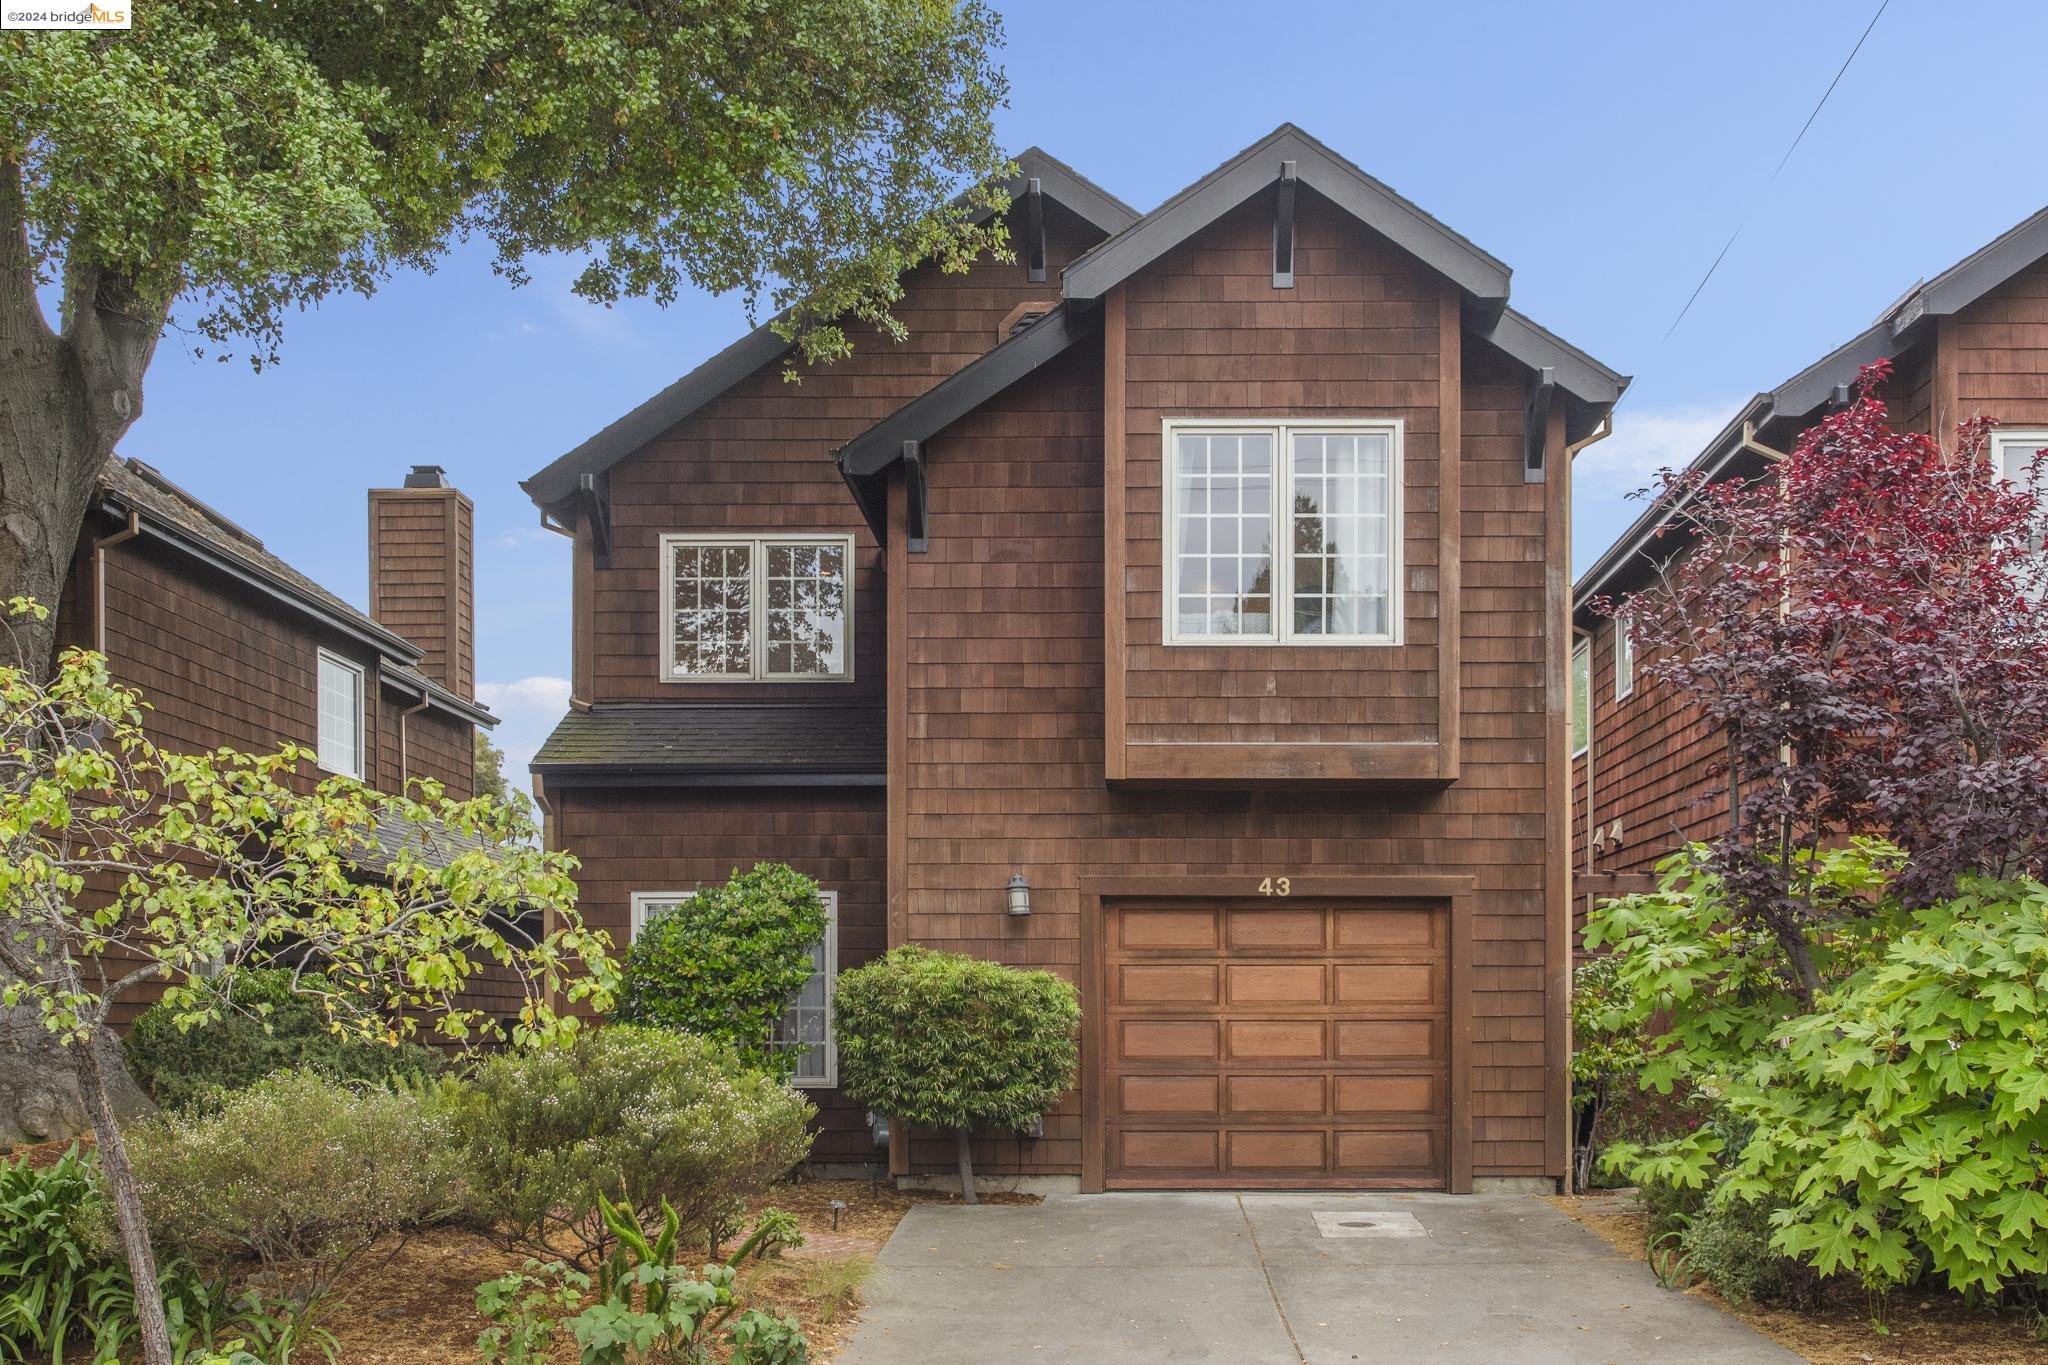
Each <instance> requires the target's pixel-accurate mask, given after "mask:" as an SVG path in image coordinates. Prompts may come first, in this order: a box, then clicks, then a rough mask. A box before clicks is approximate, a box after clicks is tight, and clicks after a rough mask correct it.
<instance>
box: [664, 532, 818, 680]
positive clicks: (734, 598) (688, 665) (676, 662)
mask: <svg viewBox="0 0 2048 1365" xmlns="http://www.w3.org/2000/svg"><path fill="white" fill-rule="evenodd" d="M661 563H662V601H663V604H664V605H663V610H662V614H661V647H662V648H661V653H662V665H661V676H662V679H663V680H664V681H666V682H746V681H806V680H821V679H822V680H842V679H845V678H847V677H849V676H851V673H852V664H851V659H852V647H853V592H852V588H851V572H850V566H851V565H852V563H853V537H851V536H814V535H790V536H782V535H774V536H680V535H677V536H663V537H662V538H661Z"/></svg>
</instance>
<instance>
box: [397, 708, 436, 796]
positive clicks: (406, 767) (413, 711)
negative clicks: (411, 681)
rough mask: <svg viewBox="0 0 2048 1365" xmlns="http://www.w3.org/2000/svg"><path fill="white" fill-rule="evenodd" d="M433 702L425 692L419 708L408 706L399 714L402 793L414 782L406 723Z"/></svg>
mask: <svg viewBox="0 0 2048 1365" xmlns="http://www.w3.org/2000/svg"><path fill="white" fill-rule="evenodd" d="M432 700H433V698H431V697H429V696H427V695H426V694H425V693H424V692H423V693H421V694H420V704H419V705H418V706H408V707H406V708H405V709H404V710H403V711H400V712H399V713H398V788H399V790H400V791H404V790H405V784H406V783H408V782H410V781H411V780H412V760H411V758H410V757H409V756H408V755H407V753H406V745H405V722H406V720H407V719H408V718H409V717H412V716H416V715H418V714H419V713H420V712H422V711H424V710H426V709H427V706H428V704H429V703H430V702H431V701H432Z"/></svg>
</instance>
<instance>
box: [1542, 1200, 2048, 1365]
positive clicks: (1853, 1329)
mask: <svg viewBox="0 0 2048 1365" xmlns="http://www.w3.org/2000/svg"><path fill="white" fill-rule="evenodd" d="M1550 1202H1551V1203H1553V1204H1555V1205H1557V1207H1558V1208H1560V1209H1562V1210H1563V1211H1564V1212H1565V1214H1566V1215H1567V1216H1568V1217H1570V1218H1571V1219H1572V1220H1573V1221H1575V1222H1578V1223H1580V1224H1582V1225H1584V1226H1585V1227H1586V1228H1588V1229H1590V1230H1591V1231H1593V1232H1595V1233H1597V1234H1599V1236H1600V1237H1601V1238H1602V1239H1604V1240H1605V1241H1606V1242H1607V1243H1608V1244H1609V1245H1610V1246H1612V1247H1614V1248H1615V1249H1616V1250H1618V1251H1622V1252H1626V1253H1627V1254H1628V1255H1630V1256H1632V1257H1634V1258H1635V1259H1636V1260H1639V1261H1643V1260H1647V1259H1648V1255H1647V1253H1646V1251H1645V1243H1646V1241H1647V1239H1648V1234H1649V1226H1650V1219H1649V1215H1648V1214H1646V1213H1644V1212H1643V1210H1642V1207H1641V1206H1640V1205H1639V1204H1636V1203H1635V1202H1634V1199H1633V1198H1632V1197H1630V1196H1624V1195H1620V1194H1612V1193H1608V1194H1600V1193H1596V1194H1591V1195H1566V1196H1559V1197H1554V1198H1552V1199H1551V1201H1550ZM1685 1292H1686V1293H1688V1294H1692V1295H1695V1296H1697V1297H1699V1298H1702V1299H1705V1300H1707V1301H1708V1302H1710V1303H1712V1304H1714V1305H1716V1306H1717V1307H1719V1308H1720V1309H1721V1310H1722V1311H1724V1312H1726V1313H1728V1314H1730V1315H1731V1316H1733V1317H1736V1318H1739V1319H1741V1320H1742V1321H1743V1322H1746V1323H1748V1324H1749V1325H1750V1326H1751V1327H1754V1328H1755V1329H1756V1330H1757V1331H1759V1332H1762V1333H1763V1334H1764V1335H1765V1336H1767V1337H1770V1338H1771V1339H1772V1340H1773V1341H1775V1342H1777V1343H1778V1344H1779V1345H1780V1346H1783V1347H1785V1348H1786V1349H1787V1350H1789V1351H1793V1352H1795V1353H1797V1354H1798V1355H1800V1356H1803V1357H1805V1358H1806V1359H1807V1360H1809V1361H1811V1362H1813V1365H1866V1362H1868V1365H2041V1362H2043V1361H2048V1343H2043V1342H2042V1341H2040V1340H2039V1339H2038V1338H2037V1337H2036V1335H2035V1331H2036V1326H2037V1320H2036V1318H2035V1316H2034V1314H2032V1313H2031V1312H2027V1313H2007V1314H2001V1313H1999V1312H1998V1311H1996V1310H1995V1309H1992V1308H1979V1307H1972V1306H1970V1305H1969V1304H1966V1303H1964V1302H1963V1301H1962V1299H1961V1298H1960V1297H1958V1296H1957V1295H1954V1294H1943V1293H1920V1292H1917V1291H1912V1290H1901V1291H1899V1292H1897V1293H1893V1294H1890V1295H1888V1296H1887V1297H1886V1299H1885V1303H1884V1325H1885V1327H1886V1329H1887V1330H1886V1331H1885V1332H1879V1331H1877V1330H1876V1329H1875V1328H1873V1327H1872V1326H1871V1318H1872V1316H1873V1305H1872V1303H1871V1302H1870V1301H1869V1300H1868V1299H1867V1298H1866V1297H1865V1296H1864V1295H1863V1294H1861V1293H1860V1292H1859V1293H1851V1294H1844V1295H1841V1296H1839V1298H1838V1301H1836V1302H1834V1303H1831V1304H1829V1305H1828V1306H1827V1307H1825V1308H1821V1309H1819V1310H1816V1311H1813V1312H1800V1311H1796V1310H1794V1309H1790V1308H1766V1307H1763V1306H1762V1305H1759V1304H1754V1303H1729V1302H1728V1301H1727V1300H1726V1299H1723V1298H1722V1297H1721V1296H1720V1295H1719V1294H1716V1293H1715V1292H1714V1291H1713V1289H1712V1288H1711V1287H1709V1286H1708V1285H1705V1284H1695V1285H1693V1286H1692V1287H1691V1288H1689V1289H1687V1290H1686V1291H1685ZM1852 1299H1853V1300H1854V1301H1853V1302H1851V1301H1850V1300H1852Z"/></svg>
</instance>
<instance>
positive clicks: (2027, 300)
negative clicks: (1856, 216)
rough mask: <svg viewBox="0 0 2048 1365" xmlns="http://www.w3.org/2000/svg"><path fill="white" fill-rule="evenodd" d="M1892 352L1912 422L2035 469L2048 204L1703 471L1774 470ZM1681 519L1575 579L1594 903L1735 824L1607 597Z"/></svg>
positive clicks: (2005, 466) (1825, 361)
mask: <svg viewBox="0 0 2048 1365" xmlns="http://www.w3.org/2000/svg"><path fill="white" fill-rule="evenodd" d="M1879 359H1888V360H1890V361H1891V362H1892V367H1893V369H1892V378H1891V381H1890V384H1889V387H1888V388H1887V390H1886V392H1885V394H1884V397H1885V399H1886V401H1887V403H1888V404H1889V406H1890V409H1891V415H1892V419H1893V421H1894V422H1895V423H1897V424H1898V425H1899V426H1900V427H1901V428H1902V429H1904V430H1909V431H1917V432H1927V433H1932V434H1934V435H1936V436H1937V437H1938V438H1939V439H1940V440H1941V441H1942V442H1943V443H1944V444H1947V443H1949V442H1952V441H1953V440H1954V438H1955V429H1956V424H1957V423H1958V422H1961V421H1964V420H1966V419H1969V418H1972V417H1978V416H1985V417H1993V418H1996V419H1997V420H1998V422H1999V424H2000V425H1999V426H1998V428H1997V429H1996V430H1995V431H1994V432H1993V434H1992V438H1991V450H1990V454H1991V458H1992V462H1993V464H1994V465H1996V466H1997V468H1998V470H1999V471H2000V472H2013V471H2017V470H2019V469H2021V468H2023V467H2025V466H2026V464H2027V462H2029V461H2030V460H2031V459H2032V456H2033V454H2034V452H2035V451H2037V450H2039V449H2040V448H2041V447H2042V446H2043V445H2048V209H2044V210H2042V211H2041V212H2040V213H2037V214H2035V215H2034V216H2033V217H2031V218H2029V219H2027V220H2026V221H2025V222H2023V223H2021V224H2019V225H2018V226H2017V227H2015V228H2013V229H2012V230H2011V231H2009V232H2006V233H2005V234H2003V235H2002V236H2000V237H1999V238H1998V239H1997V240H1995V241H1993V242H1991V243H1990V244H1989V245H1987V246H1985V247H1983V248H1982V249H1981V250H1979V251H1977V252H1975V253H1973V254H1972V255H1970V256H1969V257H1967V258H1965V259H1964V260H1962V261H1960V262H1958V263H1957V264H1956V265H1954V266H1951V267H1950V268H1949V269H1947V270H1945V271H1943V272H1941V273H1940V274H1939V275H1936V276H1935V277H1934V278H1932V279H1930V280H1926V281H1923V282H1921V283H1919V284H1916V285H1914V286H1913V288H1911V289H1910V290H1908V291H1907V292H1906V293H1905V295H1904V296H1903V297H1901V298H1900V299H1899V300H1898V302H1896V303H1894V304H1893V305H1892V306H1891V307H1890V308H1888V309H1886V310H1885V313H1884V316H1882V317H1880V318H1879V319H1878V320H1877V321H1876V322H1875V323H1873V324H1872V325H1871V326H1870V327H1869V328H1867V329H1865V330H1864V331H1863V332H1861V333H1859V334H1858V335H1857V336H1856V337H1855V338H1853V339H1852V340H1850V341H1849V342H1847V343H1846V344H1844V345H1843V346H1841V347H1840V348H1839V349H1837V350H1835V351H1833V352H1831V353H1829V354H1828V355H1826V356H1824V357H1822V358H1821V359H1820V360H1818V361H1816V362H1814V363H1813V364H1812V365H1810V366H1808V367H1807V368H1806V369H1804V370H1801V371H1800V372H1799V373H1798V374H1796V375H1794V376H1792V378H1790V379H1788V380H1786V381H1785V382H1784V383H1783V384H1780V385H1779V386H1778V387H1777V388H1775V389H1772V390H1770V391H1769V392H1767V393H1760V394H1758V395H1757V396H1756V397H1754V398H1752V399H1751V400H1750V401H1749V402H1748V403H1747V404H1745V405H1744V406H1743V408H1742V410H1741V411H1740V412H1738V413H1736V414H1735V416H1734V417H1733V419H1731V420H1730V421H1729V423H1728V425H1727V426H1726V427H1725V428H1723V429H1722V431H1721V432H1720V434H1718V435H1717V436H1715V438H1714V439H1713V440H1712V441H1711V442H1710V443H1709V444H1708V445H1707V447H1706V449H1704V450H1702V451H1701V452H1700V453H1699V455H1698V457H1697V458H1695V459H1694V460H1693V462H1692V464H1691V465H1690V466H1689V468H1690V469H1691V470H1692V471H1695V472H1699V473H1703V474H1704V475H1705V476H1706V477H1708V478H1711V479H1715V480H1720V479H1726V478H1743V479H1754V478H1757V477H1759V476H1762V475H1765V474H1766V473H1767V471H1768V469H1769V466H1770V464H1771V461H1772V459H1773V457H1774V455H1775V454H1776V453H1778V452H1782V451H1787V450H1790V449H1791V448H1792V446H1793V445H1794V443H1796V442H1797V440H1798V439H1799V436H1800V433H1802V432H1804V431H1805V430H1806V429H1807V428H1809V427H1811V426H1813V425H1814V424H1815V423H1817V422H1819V421H1820V420H1821V419H1822V418H1824V417H1825V416H1826V415H1827V414H1828V413H1829V412H1830V411H1832V410H1833V409H1834V408H1836V407H1838V406H1840V405H1841V404H1843V403H1845V402H1847V401H1848V399H1849V397H1850V392H1851V389H1852V387H1853V386H1854V385H1855V383H1856V380H1857V376H1858V375H1859V374H1860V373H1861V371H1862V369H1863V367H1864V366H1865V365H1868V364H1870V363H1871V362H1873V361H1875V360H1879ZM1667 520H1668V515H1667V511H1666V509H1664V508H1661V507H1658V506H1655V505H1652V506H1651V507H1649V508H1648V509H1646V510H1645V511H1644V513H1643V515H1642V516H1641V517H1639V518H1638V519H1637V520H1636V522H1635V524H1634V525H1633V526H1631V527H1630V528H1629V529H1628V531H1627V532H1626V533H1625V534H1624V535H1623V536H1622V537H1621V539H1619V540H1618V541H1616V542H1615V543H1614V544H1613V545H1612V546H1611V547H1609V548H1608V550H1607V551H1606V552H1605V553H1604V554H1602V555H1601V556H1600V558H1599V559H1598V560H1597V561H1596V562H1595V563H1594V564H1593V566H1592V567H1591V568H1590V569H1588V570H1587V571H1586V573H1585V574H1584V575H1583V576H1582V577H1581V578H1580V579H1579V582H1578V584H1577V585H1576V588H1575V589H1574V594H1573V595H1574V603H1575V606H1574V626H1575V632H1576V633H1575V643H1574V654H1573V667H1574V672H1575V674H1576V675H1577V676H1578V677H1579V678H1580V679H1581V681H1582V683H1583V686H1582V687H1581V688H1580V695H1581V696H1583V697H1584V698H1585V702H1586V706H1585V709H1584V710H1582V711H1581V713H1580V714H1579V715H1577V716H1575V717H1574V721H1575V726H1574V728H1575V732H1576V735H1577V737H1578V738H1577V742H1576V743H1575V747H1577V748H1578V752H1577V753H1576V754H1575V756H1574V759H1573V771H1572V824H1573V865H1574V867H1575V869H1576V870H1577V874H1578V878H1577V885H1576V888H1575V889H1576V901H1577V908H1578V909H1579V911H1580V912H1581V913H1583V911H1584V910H1585V909H1586V908H1588V906H1589V905H1590V904H1591V902H1592V900H1593V899H1595V898H1598V897H1604V896H1609V895H1616V894H1621V893H1624V892H1628V891H1635V890H1644V889H1647V888H1648V887H1649V886H1650V885H1652V884H1653V880H1654V879H1653V877H1652V875H1651V870H1652V869H1653V868H1654V867H1655V866H1656V864H1657V863H1658V861H1659V860H1661V859H1662V858H1664V857H1666V856H1667V855H1669V854H1670V853H1672V852H1673V851H1675V850H1676V849H1678V848H1679V847H1681V846H1682V845H1683V844H1684V843H1686V842H1688V841H1690V840H1693V839H1699V838H1705V837H1710V836H1711V835H1713V834H1714V833H1716V832H1718V831H1720V830H1722V829H1725V827H1726V823H1727V819H1728V806H1727V797H1726V793H1725V791H1724V790H1723V788H1722V786H1721V782H1720V780H1719V779H1718V778H1717V776H1716V775H1715V771H1714V765H1715V761H1716V759H1717V757H1718V744H1717V742H1716V741H1715V739H1714V738H1713V736H1712V735H1711V734H1710V733H1709V732H1708V729H1707V726H1706V724H1705V722H1704V721H1703V720H1702V719H1701V718H1700V717H1699V716H1697V715H1696V714H1693V713H1692V712H1691V711H1690V710H1689V709H1688V708H1686V707H1684V706H1682V705H1681V704H1680V702H1679V700H1678V699H1677V698H1675V697H1672V696H1670V695H1668V694H1665V693H1663V692H1662V691H1661V690H1660V689H1659V688H1658V687H1657V686H1656V685H1655V684H1654V683H1652V682H1651V681H1649V680H1648V679H1639V678H1638V670H1637V668H1636V666H1635V664H1636V660H1635V658H1634V650H1633V649H1632V648H1631V646H1630V643H1629V641H1628V640H1627V638H1626V637H1625V635H1623V634H1622V633H1621V632H1620V631H1618V629H1617V626H1616V623H1615V622H1614V621H1612V620H1609V619H1607V618H1605V617H1603V616H1601V615H1600V614H1599V613H1598V612H1597V611H1595V610H1594V606H1593V604H1594V602H1595V600H1596V599H1598V598H1600V597H1603V596H1604V597H1609V598H1615V599H1619V598H1621V597H1624V596H1625V595H1626V594H1627V593H1629V592H1630V591H1632V590H1635V589H1637V588H1640V587H1641V586H1642V585H1643V584H1644V583H1645V582H1647V581H1648V580H1649V579H1650V578H1651V576H1652V575H1653V574H1654V573H1655V572H1656V566H1657V564H1658V563H1659V562H1660V561H1661V560H1663V559H1665V558H1668V557H1669V556H1671V555H1674V554H1681V553H1683V552H1684V545H1683V542H1682V541H1679V540H1677V539H1676V538H1675V537H1674V536H1659V535H1658V531H1659V528H1660V527H1662V526H1664V525H1665V524H1666V523H1667ZM1617 656H1618V657H1617ZM1589 813H1590V817H1591V825H1590V829H1589V827H1588V816H1589Z"/></svg>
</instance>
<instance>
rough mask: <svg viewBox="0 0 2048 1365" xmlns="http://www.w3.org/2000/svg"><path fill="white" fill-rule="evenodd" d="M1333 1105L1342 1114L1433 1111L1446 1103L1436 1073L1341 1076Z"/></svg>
mask: <svg viewBox="0 0 2048 1365" xmlns="http://www.w3.org/2000/svg"><path fill="white" fill-rule="evenodd" d="M1333 1094H1334V1096H1335V1099H1334V1102H1333V1104H1332V1106H1331V1107H1332V1108H1333V1109H1334V1111H1335V1112H1336V1113H1337V1115H1338V1116H1339V1117H1347V1116H1352V1115H1359V1114H1433V1113H1435V1112H1436V1111H1437V1110H1439V1109H1441V1108H1442V1107H1443V1101H1444V1095H1443V1087H1442V1086H1441V1085H1440V1084H1438V1081H1437V1078H1436V1077H1435V1076H1428V1075H1423V1076H1338V1077H1336V1078H1335V1084H1334V1087H1333Z"/></svg>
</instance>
